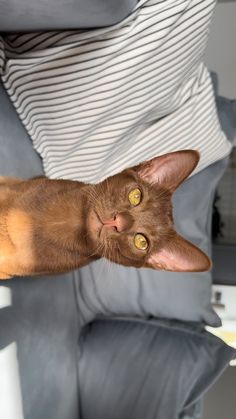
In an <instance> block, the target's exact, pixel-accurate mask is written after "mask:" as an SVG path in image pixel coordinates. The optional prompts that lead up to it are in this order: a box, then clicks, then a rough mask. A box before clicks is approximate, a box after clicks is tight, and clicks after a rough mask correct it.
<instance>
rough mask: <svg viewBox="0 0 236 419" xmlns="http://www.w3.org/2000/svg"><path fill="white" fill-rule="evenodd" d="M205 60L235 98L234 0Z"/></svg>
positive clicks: (214, 30) (223, 8) (219, 15)
mask: <svg viewBox="0 0 236 419" xmlns="http://www.w3.org/2000/svg"><path fill="white" fill-rule="evenodd" d="M205 62H206V64H207V66H208V68H209V69H210V70H214V71H216V72H217V73H218V75H219V82H220V83H219V93H220V95H222V96H225V97H227V98H230V99H236V1H228V2H227V1H223V2H220V3H218V4H217V7H216V11H215V14H214V17H213V21H212V26H211V31H210V36H209V42H208V48H207V51H206V59H205ZM235 417H236V416H235Z"/></svg>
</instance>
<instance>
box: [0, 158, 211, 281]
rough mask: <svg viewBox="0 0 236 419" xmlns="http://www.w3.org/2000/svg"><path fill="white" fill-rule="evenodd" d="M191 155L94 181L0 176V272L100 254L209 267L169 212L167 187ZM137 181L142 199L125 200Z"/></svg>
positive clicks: (59, 266) (78, 262) (71, 265)
mask: <svg viewBox="0 0 236 419" xmlns="http://www.w3.org/2000/svg"><path fill="white" fill-rule="evenodd" d="M198 159H199V155H198V153H197V152H194V151H181V152H176V153H169V154H167V155H165V156H160V157H157V158H156V159H153V160H151V161H150V162H146V163H143V164H141V165H139V166H136V167H133V168H131V169H127V170H125V171H123V172H122V173H120V174H117V175H114V176H112V177H110V178H108V179H106V180H105V181H103V182H101V183H99V184H97V185H88V184H84V183H81V182H75V181H69V180H50V179H47V178H46V177H39V178H35V179H31V180H21V179H14V178H4V177H3V178H0V216H1V217H0V249H1V253H0V279H7V278H10V277H12V276H15V275H19V276H22V275H35V274H43V273H60V272H66V271H70V270H72V269H75V268H79V267H81V266H83V265H86V264H87V263H89V262H90V261H93V260H95V259H99V258H100V257H103V256H105V257H106V258H108V259H109V260H111V261H113V262H116V263H120V264H122V265H125V266H135V267H137V268H139V267H142V266H146V267H152V268H155V269H166V270H177V271H178V270H183V271H187V270H195V271H199V270H207V269H209V268H210V266H211V263H210V261H209V258H208V257H207V256H206V255H205V254H204V253H203V252H202V251H201V250H200V249H198V248H197V247H196V246H194V245H193V244H191V243H189V242H187V241H186V240H185V239H183V238H182V237H180V236H179V235H178V234H177V233H176V231H175V229H174V225H173V218H172V204H171V196H172V193H173V192H174V190H175V189H176V187H178V186H179V184H180V183H181V182H182V181H183V180H184V179H185V178H186V177H187V176H188V175H189V173H191V171H192V170H193V169H194V167H195V166H196V164H197V162H198ZM137 187H138V188H139V189H140V190H141V191H142V201H141V203H140V204H139V205H138V206H135V207H132V206H131V205H130V202H129V200H128V194H129V192H130V190H132V189H134V188H137ZM136 233H142V234H143V235H145V236H146V237H147V239H148V243H149V247H148V249H147V250H145V251H143V250H139V249H137V248H136V247H135V246H134V235H135V234H136Z"/></svg>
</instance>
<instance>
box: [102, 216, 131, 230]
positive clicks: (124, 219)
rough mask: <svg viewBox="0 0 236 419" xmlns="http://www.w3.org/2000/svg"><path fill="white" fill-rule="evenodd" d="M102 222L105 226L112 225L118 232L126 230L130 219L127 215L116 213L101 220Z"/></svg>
mask: <svg viewBox="0 0 236 419" xmlns="http://www.w3.org/2000/svg"><path fill="white" fill-rule="evenodd" d="M103 224H104V225H105V226H107V227H113V228H115V229H116V231H118V232H119V233H122V232H123V231H125V230H127V229H128V228H129V227H130V225H131V220H130V219H129V217H128V216H127V215H124V214H116V215H115V216H114V217H113V218H112V219H109V220H106V221H103Z"/></svg>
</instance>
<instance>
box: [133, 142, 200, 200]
mask: <svg viewBox="0 0 236 419" xmlns="http://www.w3.org/2000/svg"><path fill="white" fill-rule="evenodd" d="M198 161H199V153H198V152H197V151H194V150H183V151H176V152H173V153H168V154H165V155H163V156H159V157H156V158H154V159H152V160H150V161H148V162H146V163H143V164H141V165H140V166H139V168H138V173H139V176H140V177H142V178H143V179H144V180H146V181H147V182H150V183H154V184H155V183H158V184H159V185H161V186H163V187H165V188H166V189H169V191H171V192H174V190H175V189H176V188H177V187H178V186H179V185H180V184H181V183H182V182H183V181H184V179H186V178H187V177H188V176H189V175H190V173H191V172H192V171H193V170H194V169H195V167H196V165H197V163H198Z"/></svg>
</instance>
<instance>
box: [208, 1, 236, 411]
mask: <svg viewBox="0 0 236 419" xmlns="http://www.w3.org/2000/svg"><path fill="white" fill-rule="evenodd" d="M235 22H236V1H233V0H231V1H226V0H221V1H219V2H218V5H217V7H216V11H215V15H214V18H213V22H212V27H211V32H210V38H209V43H208V48H207V53H206V60H205V61H206V63H207V65H208V68H209V69H210V70H211V71H213V72H214V74H213V79H214V82H215V85H216V89H217V91H218V94H219V95H220V96H221V98H220V99H219V103H218V108H219V109H220V112H221V115H220V118H221V122H222V125H224V123H226V121H227V123H228V122H230V126H231V129H230V132H229V133H228V135H229V136H231V139H233V138H234V140H233V141H234V144H235V146H236V24H235ZM235 146H234V148H233V150H232V154H231V157H230V160H229V165H228V168H227V170H226V172H225V175H224V176H223V178H222V180H221V182H220V184H219V186H218V189H217V193H216V196H215V202H214V216H213V231H212V234H213V242H214V246H213V249H214V250H213V258H214V263H215V270H214V283H215V285H214V287H213V295H212V300H213V303H214V306H215V309H216V311H217V312H218V314H219V315H220V317H221V318H222V319H223V327H222V328H221V331H220V332H219V331H218V332H217V333H221V334H224V338H225V340H226V341H228V342H229V343H231V344H233V345H234V346H235V345H236V147H235ZM235 388H236V366H230V367H229V368H228V369H227V370H226V371H225V373H224V374H223V376H222V377H221V378H220V380H219V381H218V382H217V384H216V385H215V386H214V387H213V388H212V389H211V390H210V391H209V392H208V393H207V396H206V397H205V401H204V419H222V418H224V419H234V418H235V417H236V397H235Z"/></svg>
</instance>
